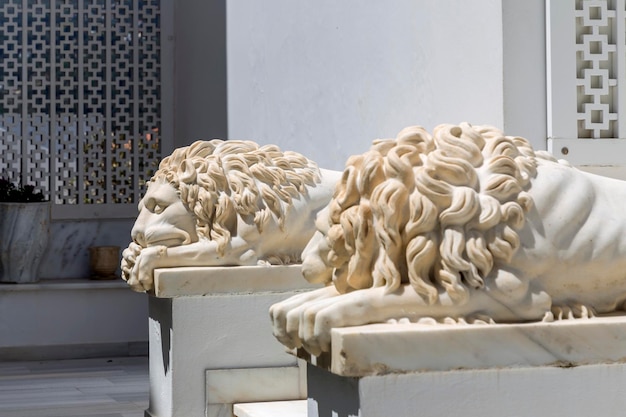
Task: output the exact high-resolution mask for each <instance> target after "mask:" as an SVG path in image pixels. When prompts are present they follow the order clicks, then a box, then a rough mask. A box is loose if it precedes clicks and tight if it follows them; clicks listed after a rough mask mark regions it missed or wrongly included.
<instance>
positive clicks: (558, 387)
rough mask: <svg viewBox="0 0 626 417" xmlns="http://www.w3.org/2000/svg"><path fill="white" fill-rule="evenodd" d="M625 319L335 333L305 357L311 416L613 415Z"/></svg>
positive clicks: (625, 376) (625, 348) (623, 370)
mask: <svg viewBox="0 0 626 417" xmlns="http://www.w3.org/2000/svg"><path fill="white" fill-rule="evenodd" d="M625 358H626V318H625V317H623V316H620V317H602V318H594V319H579V320H567V321H560V322H554V323H526V324H511V325H436V326H435V325H432V326H431V325H417V324H387V325H370V326H361V327H352V328H345V329H334V330H333V331H332V346H331V352H329V353H328V354H324V355H322V356H320V357H318V358H312V360H311V358H309V359H310V362H311V363H310V364H309V368H308V372H307V374H308V376H307V378H308V397H309V402H308V416H309V417H318V416H319V417H331V416H333V415H340V416H344V415H345V416H357V415H358V416H360V417H375V416H389V415H393V416H395V417H403V416H406V417H409V416H415V415H420V416H447V417H450V416H452V417H454V416H459V417H461V416H462V417H471V416H476V417H479V416H480V417H490V416H494V417H495V416H504V415H515V416H533V417H534V416H538V415H541V416H552V415H571V416H583V415H617V414H620V413H621V412H622V410H624V407H626V398H625V397H624V396H623V395H622V390H623V387H624V386H626V365H624V363H623V362H624V359H625Z"/></svg>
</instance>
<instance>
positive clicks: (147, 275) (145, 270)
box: [122, 246, 167, 292]
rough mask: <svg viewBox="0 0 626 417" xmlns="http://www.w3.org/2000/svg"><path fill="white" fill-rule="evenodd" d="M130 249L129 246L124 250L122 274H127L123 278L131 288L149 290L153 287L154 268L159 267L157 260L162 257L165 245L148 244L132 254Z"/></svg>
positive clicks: (142, 290)
mask: <svg viewBox="0 0 626 417" xmlns="http://www.w3.org/2000/svg"><path fill="white" fill-rule="evenodd" d="M126 251H128V253H127V252H126ZM132 251H133V249H131V248H130V247H129V249H126V250H125V251H124V254H123V258H124V259H123V260H122V271H123V272H122V274H123V275H127V276H128V279H126V278H125V279H126V282H128V285H130V286H131V288H132V289H133V290H135V291H139V292H146V291H151V290H152V289H153V288H154V270H155V269H156V268H158V267H159V263H158V261H159V260H160V259H162V258H163V257H164V255H165V253H166V251H167V248H166V247H165V246H150V247H148V248H143V249H141V251H140V252H139V253H138V254H135V255H134V256H133V254H132ZM125 255H128V256H125ZM133 261H134V264H132V262H133ZM125 262H126V264H125ZM131 264H132V266H131Z"/></svg>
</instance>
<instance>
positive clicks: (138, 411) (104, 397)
mask: <svg viewBox="0 0 626 417" xmlns="http://www.w3.org/2000/svg"><path fill="white" fill-rule="evenodd" d="M148 387H149V382H148V358H146V357H136V358H110V359H108V358H105V359H80V360H69V361H50V362H0V417H83V416H84V417H143V416H144V410H145V409H146V408H147V406H148V395H149V394H148V391H149V390H148Z"/></svg>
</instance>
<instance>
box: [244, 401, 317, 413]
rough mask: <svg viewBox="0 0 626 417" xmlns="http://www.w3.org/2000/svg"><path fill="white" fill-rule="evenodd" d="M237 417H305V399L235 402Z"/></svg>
mask: <svg viewBox="0 0 626 417" xmlns="http://www.w3.org/2000/svg"><path fill="white" fill-rule="evenodd" d="M234 414H235V416H237V417H276V416H289V417H307V400H294V401H273V402H260V403H259V402H257V403H242V404H235V406H234Z"/></svg>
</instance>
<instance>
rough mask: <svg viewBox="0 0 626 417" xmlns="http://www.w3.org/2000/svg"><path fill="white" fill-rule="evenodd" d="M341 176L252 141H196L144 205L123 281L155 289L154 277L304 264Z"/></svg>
mask: <svg viewBox="0 0 626 417" xmlns="http://www.w3.org/2000/svg"><path fill="white" fill-rule="evenodd" d="M340 175H341V173H339V172H335V171H327V170H321V169H319V168H318V167H317V165H316V164H315V163H314V162H313V161H310V160H308V159H306V158H305V157H304V156H302V155H300V154H297V153H295V152H281V151H280V149H278V147H276V146H273V145H268V146H263V147H259V146H258V145H257V144H255V143H254V142H249V141H234V140H233V141H226V142H224V141H221V140H217V139H215V140H212V141H209V142H203V141H198V142H195V143H194V144H192V145H191V146H188V147H184V148H179V149H177V150H175V151H174V152H173V153H172V155H170V156H169V157H166V158H164V159H163V161H161V163H160V165H159V170H158V171H157V172H156V173H155V175H154V176H153V178H152V179H151V181H150V184H149V186H148V191H147V192H146V194H145V196H144V197H143V199H142V200H141V202H140V203H139V215H138V217H137V221H136V222H135V225H134V227H133V229H132V233H131V234H132V238H133V242H131V244H130V245H129V246H128V248H127V249H126V250H124V252H123V259H122V276H123V278H124V279H125V280H126V281H127V282H128V284H129V285H130V286H131V287H132V288H133V289H134V290H136V291H152V290H153V284H154V279H153V271H154V270H155V269H157V268H171V267H179V266H223V265H248V266H253V265H257V264H289V263H297V262H299V261H300V256H301V253H302V249H304V247H305V246H306V244H307V242H308V241H309V239H310V238H311V236H312V235H313V233H314V231H315V224H314V222H315V216H316V214H317V212H318V211H319V210H321V209H322V208H323V207H325V206H326V204H327V203H328V201H329V200H330V198H331V197H332V193H333V190H334V186H335V184H336V183H337V181H338V180H339V177H340Z"/></svg>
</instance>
